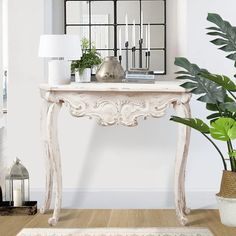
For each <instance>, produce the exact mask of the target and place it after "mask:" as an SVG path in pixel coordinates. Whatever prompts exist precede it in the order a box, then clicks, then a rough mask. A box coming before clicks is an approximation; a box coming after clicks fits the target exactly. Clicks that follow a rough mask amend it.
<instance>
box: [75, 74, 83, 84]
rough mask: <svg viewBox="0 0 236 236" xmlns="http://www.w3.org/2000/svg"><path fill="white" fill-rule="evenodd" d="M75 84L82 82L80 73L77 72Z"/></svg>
mask: <svg viewBox="0 0 236 236" xmlns="http://www.w3.org/2000/svg"><path fill="white" fill-rule="evenodd" d="M75 82H78V83H80V82H82V81H81V76H80V73H79V71H76V72H75Z"/></svg>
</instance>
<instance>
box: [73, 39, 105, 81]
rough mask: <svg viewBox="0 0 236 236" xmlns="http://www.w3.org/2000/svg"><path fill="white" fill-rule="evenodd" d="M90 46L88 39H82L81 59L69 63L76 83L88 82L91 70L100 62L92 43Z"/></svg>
mask: <svg viewBox="0 0 236 236" xmlns="http://www.w3.org/2000/svg"><path fill="white" fill-rule="evenodd" d="M90 44H91V43H90V42H89V40H88V39H86V38H83V39H82V40H81V48H82V57H81V59H80V60H76V61H72V63H71V70H72V72H73V73H75V81H76V82H90V81H91V74H92V69H94V68H95V67H96V66H98V65H100V64H101V62H102V60H101V57H100V54H99V53H98V52H97V50H96V47H95V45H94V43H92V44H91V45H90Z"/></svg>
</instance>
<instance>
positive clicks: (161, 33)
mask: <svg viewBox="0 0 236 236" xmlns="http://www.w3.org/2000/svg"><path fill="white" fill-rule="evenodd" d="M142 12H143V20H142V21H141V18H142V17H141V16H142ZM126 14H127V20H128V26H127V28H128V41H129V47H128V50H129V67H131V48H132V47H131V46H132V40H133V39H132V37H133V36H132V31H133V21H135V27H134V29H135V42H136V44H135V46H136V60H135V61H136V62H138V61H139V47H140V45H139V39H140V36H141V28H143V44H142V52H143V53H142V59H143V60H142V61H143V64H145V52H146V51H147V49H148V43H147V39H146V28H147V27H148V24H150V55H151V60H150V70H151V71H154V73H155V74H166V1H165V0H117V1H114V0H107V1H99V0H97V1H85V0H66V1H65V32H66V33H68V34H79V35H80V36H81V37H86V38H88V39H89V40H90V41H92V42H94V43H95V44H96V48H97V50H98V51H99V52H100V53H101V55H102V57H105V56H111V55H115V56H119V54H120V50H119V45H121V47H122V50H121V54H122V59H123V60H122V66H123V67H124V68H125V64H126V63H125V61H126V60H125V59H126V55H125V41H126V40H125V31H126V20H125V18H126ZM141 22H143V27H141V25H142V24H141ZM120 31H121V43H120V42H119V37H118V32H120ZM136 66H137V67H138V66H139V65H138V63H137V65H136ZM143 66H145V65H143Z"/></svg>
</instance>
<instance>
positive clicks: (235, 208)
mask: <svg viewBox="0 0 236 236" xmlns="http://www.w3.org/2000/svg"><path fill="white" fill-rule="evenodd" d="M216 199H217V202H218V207H219V212H220V220H221V223H222V224H224V225H226V226H230V227H236V217H235V216H236V199H235V198H224V197H219V196H217V195H216Z"/></svg>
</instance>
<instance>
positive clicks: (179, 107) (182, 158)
mask: <svg viewBox="0 0 236 236" xmlns="http://www.w3.org/2000/svg"><path fill="white" fill-rule="evenodd" d="M175 110H176V114H177V116H180V117H183V118H187V117H190V116H191V112H190V107H189V104H188V102H187V103H185V104H184V103H176V104H175ZM189 141H190V128H189V127H188V126H185V125H181V124H179V125H178V144H177V152H176V163H175V205H176V214H177V217H178V218H179V221H180V223H181V224H182V225H186V224H187V223H188V219H187V217H186V214H188V213H190V209H189V208H187V206H186V199H185V170H186V164H187V157H188V148H189Z"/></svg>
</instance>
